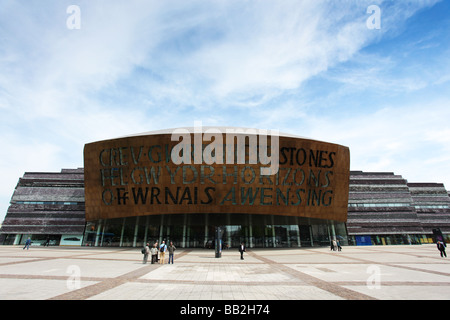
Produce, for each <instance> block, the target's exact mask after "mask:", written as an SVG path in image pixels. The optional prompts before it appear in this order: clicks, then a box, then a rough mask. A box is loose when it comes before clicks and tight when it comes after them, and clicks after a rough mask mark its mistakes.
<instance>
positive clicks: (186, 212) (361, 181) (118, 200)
mask: <svg viewBox="0 0 450 320" xmlns="http://www.w3.org/2000/svg"><path fill="white" fill-rule="evenodd" d="M206 132H207V131H206V130H205V131H203V132H202V134H203V137H204V134H205V133H206ZM219 133H220V132H219ZM219 133H215V137H214V141H219V140H222V141H220V143H218V144H216V145H214V146H212V145H211V144H208V143H204V141H203V142H200V150H201V152H200V157H201V158H202V160H205V159H206V157H207V156H208V152H209V153H210V154H209V156H211V158H214V157H215V159H213V160H215V161H209V162H208V163H207V164H206V163H205V162H204V161H199V162H198V163H195V161H194V160H195V156H196V149H195V144H194V143H193V141H194V139H195V137H194V136H193V135H191V133H190V132H189V131H188V134H187V135H185V136H184V137H183V136H182V135H180V139H178V140H175V141H172V140H171V138H172V137H171V136H170V135H169V131H160V132H153V133H149V134H144V135H136V136H130V137H125V138H119V139H112V140H105V141H99V142H95V143H92V144H88V145H86V147H85V165H84V168H79V169H63V170H62V171H61V172H57V173H30V172H27V173H25V174H24V176H23V177H22V178H20V179H19V182H18V184H17V186H16V189H15V191H14V193H13V196H12V198H11V204H10V207H9V209H8V212H7V215H6V218H5V221H4V222H3V225H2V227H1V229H0V243H3V244H23V243H24V242H25V240H26V239H27V238H28V237H31V239H32V241H33V244H34V245H42V244H46V243H49V244H50V245H86V246H122V247H140V246H142V244H143V243H146V242H154V241H159V242H161V241H162V240H166V241H173V242H174V243H176V245H177V247H182V248H205V247H206V248H211V247H214V245H215V240H216V236H217V234H218V232H217V230H218V228H219V229H220V230H221V232H220V238H221V241H222V244H223V247H224V248H227V247H236V246H238V245H239V244H240V243H241V242H245V243H246V244H247V246H248V247H250V248H280V247H312V246H329V245H330V241H331V240H333V239H336V240H339V241H340V243H341V244H342V245H388V244H421V243H431V242H433V241H434V240H435V237H436V234H438V232H440V233H442V234H443V237H444V238H445V240H450V239H449V236H450V197H449V194H448V192H447V191H446V189H445V187H444V185H443V184H440V183H408V181H407V180H406V179H404V178H403V177H402V176H401V175H398V174H394V173H392V172H363V171H350V170H349V151H348V148H346V147H343V146H339V145H335V144H329V143H326V142H320V141H314V140H309V139H304V138H300V137H292V136H284V135H280V136H279V140H278V141H277V143H278V145H277V148H278V150H279V155H280V156H279V159H277V161H278V162H277V164H278V165H279V167H278V168H277V169H278V170H277V172H276V173H275V174H273V175H265V174H261V167H269V166H270V165H271V164H270V163H269V162H267V161H266V162H264V163H262V161H261V159H262V158H263V154H261V153H260V149H261V144H256V145H254V147H255V149H252V148H253V147H252V144H251V140H250V139H248V140H247V142H246V143H244V144H243V145H242V146H243V150H244V153H243V155H244V156H243V163H236V160H238V150H239V148H238V147H239V146H238V144H239V137H234V138H233V142H232V143H231V144H232V145H233V148H231V149H226V146H227V144H226V140H225V135H222V133H220V134H221V135H220V136H219ZM246 134H247V136H249V135H250V136H252V137H253V136H254V134H249V133H248V132H247V133H246ZM188 137H189V138H191V140H189V143H186V142H187V140H184V139H188ZM181 138H183V140H184V144H182V143H181V142H183V140H182V139H181ZM247 138H249V137H247ZM259 138H260V137H257V139H256V141H257V142H259V141H261V140H258V139H259ZM210 140H211V138H210ZM210 140H208V141H210ZM180 141H181V142H180ZM243 141H245V140H243ZM253 141H255V140H253ZM270 142H271V143H270V144H268V145H267V146H264V148H266V149H265V150H269V149H270V148H271V147H272V143H273V142H274V140H272V139H271V141H270ZM187 146H189V147H192V149H187ZM222 146H223V150H224V151H230V150H231V151H233V152H234V157H233V158H232V159H233V161H235V162H233V163H226V161H225V160H226V159H227V158H226V154H225V152H224V154H220V150H219V147H222ZM213 147H214V148H216V149H215V150H214V148H213ZM174 148H179V149H176V150H178V155H181V158H182V159H184V161H185V162H184V163H178V164H174V163H173V159H174V158H173V157H172V151H173V150H174ZM198 150H199V149H197V151H198ZM205 150H206V151H208V150H209V151H208V152H205ZM211 150H212V151H211ZM252 153H253V154H254V153H256V154H257V156H256V158H255V159H256V161H251V160H252V158H251V157H252ZM268 154H269V153H268ZM272 154H273V153H272ZM183 155H189V157H184V158H183ZM219 155H220V157H219ZM219 159H222V162H221V161H219ZM189 160H191V162H190V163H187V162H188V161H189ZM210 160H211V159H210ZM440 233H439V234H440Z"/></svg>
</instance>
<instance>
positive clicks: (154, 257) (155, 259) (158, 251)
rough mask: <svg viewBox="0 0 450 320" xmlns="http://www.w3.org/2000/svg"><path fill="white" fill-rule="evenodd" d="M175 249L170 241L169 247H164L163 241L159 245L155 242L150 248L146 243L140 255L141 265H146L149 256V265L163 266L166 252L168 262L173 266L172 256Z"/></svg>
mask: <svg viewBox="0 0 450 320" xmlns="http://www.w3.org/2000/svg"><path fill="white" fill-rule="evenodd" d="M176 249H177V248H176V247H175V246H174V245H173V242H172V241H170V244H169V245H166V242H165V241H163V242H162V243H161V245H158V241H156V242H155V243H154V244H153V246H152V247H151V248H150V244H149V243H147V244H146V246H145V247H144V249H143V251H142V253H143V254H144V259H143V263H144V264H146V263H147V260H148V256H149V255H151V263H152V264H155V263H159V264H164V261H165V258H166V252H169V261H168V263H170V262H172V264H173V255H174V252H175V250H176Z"/></svg>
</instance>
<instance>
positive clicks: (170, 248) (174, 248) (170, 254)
mask: <svg viewBox="0 0 450 320" xmlns="http://www.w3.org/2000/svg"><path fill="white" fill-rule="evenodd" d="M167 249H168V251H169V262H168V263H169V264H170V261H172V264H173V253H174V252H175V250H176V249H177V248H176V247H175V246H174V245H173V242H172V241H170V244H169V246H168V247H167Z"/></svg>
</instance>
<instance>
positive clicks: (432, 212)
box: [408, 183, 450, 233]
mask: <svg viewBox="0 0 450 320" xmlns="http://www.w3.org/2000/svg"><path fill="white" fill-rule="evenodd" d="M408 187H409V190H410V192H411V196H412V199H413V204H414V207H415V209H416V211H417V216H418V217H419V220H420V222H421V224H422V226H423V228H424V230H425V231H427V233H431V232H432V230H433V229H435V228H440V229H441V231H442V232H443V233H450V209H449V208H450V197H449V196H448V193H447V191H446V190H445V187H444V185H443V184H442V183H408Z"/></svg>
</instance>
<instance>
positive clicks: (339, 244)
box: [336, 240, 342, 251]
mask: <svg viewBox="0 0 450 320" xmlns="http://www.w3.org/2000/svg"><path fill="white" fill-rule="evenodd" d="M336 244H337V248H338V251H341V250H342V247H341V242H340V241H339V240H336Z"/></svg>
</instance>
